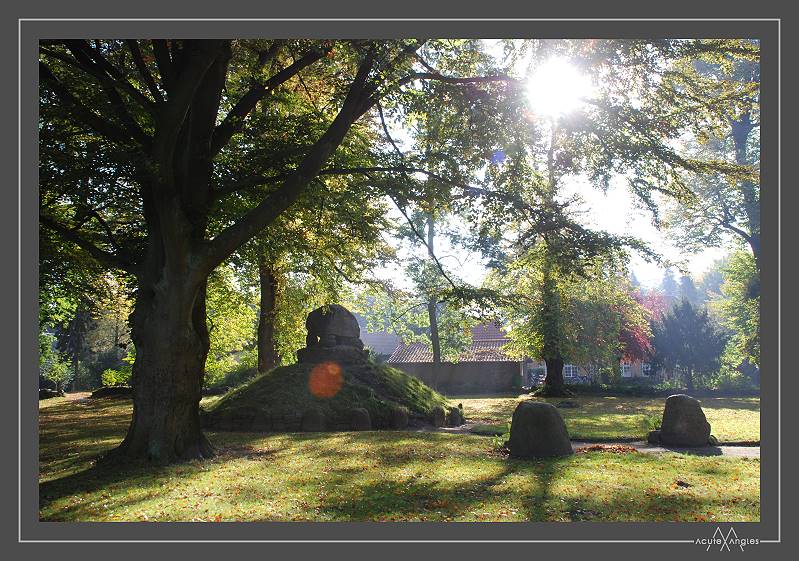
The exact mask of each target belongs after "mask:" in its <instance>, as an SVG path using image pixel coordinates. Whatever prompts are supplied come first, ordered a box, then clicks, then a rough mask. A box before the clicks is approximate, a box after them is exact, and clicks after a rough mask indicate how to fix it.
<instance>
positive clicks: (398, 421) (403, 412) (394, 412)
mask: <svg viewBox="0 0 799 561" xmlns="http://www.w3.org/2000/svg"><path fill="white" fill-rule="evenodd" d="M407 427H408V410H407V409H406V408H405V407H392V408H391V428H392V429H395V430H402V429H405V428H407Z"/></svg>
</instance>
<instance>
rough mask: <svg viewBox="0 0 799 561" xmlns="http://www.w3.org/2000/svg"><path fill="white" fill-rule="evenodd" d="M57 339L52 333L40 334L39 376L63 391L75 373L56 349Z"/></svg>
mask: <svg viewBox="0 0 799 561" xmlns="http://www.w3.org/2000/svg"><path fill="white" fill-rule="evenodd" d="M55 343H56V338H55V336H54V335H53V334H51V333H45V332H41V331H40V332H39V376H41V377H42V378H44V379H45V380H48V381H49V382H52V383H53V384H55V386H56V389H57V390H62V389H63V388H64V386H66V385H67V384H68V383H69V382H70V381H71V380H72V378H73V376H74V371H73V370H72V369H71V368H70V364H69V361H68V360H66V359H64V358H63V357H62V355H61V353H60V352H58V350H57V349H56V347H55Z"/></svg>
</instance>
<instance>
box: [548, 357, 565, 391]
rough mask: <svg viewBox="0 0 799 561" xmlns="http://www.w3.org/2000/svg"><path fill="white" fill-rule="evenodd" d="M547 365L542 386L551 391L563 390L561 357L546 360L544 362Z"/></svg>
mask: <svg viewBox="0 0 799 561" xmlns="http://www.w3.org/2000/svg"><path fill="white" fill-rule="evenodd" d="M544 364H546V365H547V375H546V378H544V386H548V387H550V388H552V389H558V388H561V389H562V388H563V386H564V384H565V383H564V381H563V359H562V358H561V357H556V358H548V359H545V360H544Z"/></svg>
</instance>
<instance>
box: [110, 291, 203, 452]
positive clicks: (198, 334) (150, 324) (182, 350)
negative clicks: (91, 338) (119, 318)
mask: <svg viewBox="0 0 799 561" xmlns="http://www.w3.org/2000/svg"><path fill="white" fill-rule="evenodd" d="M205 321H206V320H205V284H202V285H201V286H200V287H198V288H194V289H193V288H190V283H188V282H185V281H182V280H181V279H174V280H173V281H172V282H165V283H163V284H162V285H161V286H157V287H144V288H141V289H140V290H139V294H138V297H137V300H136V308H135V310H134V312H133V314H132V315H131V338H132V339H133V342H134V344H135V345H136V361H135V362H134V364H133V376H132V384H133V420H132V421H131V424H130V428H129V429H128V434H127V436H126V437H125V440H124V441H123V442H122V444H121V445H120V446H119V448H117V449H116V450H115V451H113V453H112V454H111V455H110V458H112V459H113V458H119V457H123V458H136V459H147V460H150V461H154V462H158V463H168V462H173V461H178V460H189V459H199V458H207V457H210V456H212V455H213V447H212V446H211V444H210V443H209V442H208V440H207V439H206V438H205V435H203V433H202V431H201V430H200V416H199V407H200V398H201V388H202V382H203V370H204V366H205V359H206V357H207V356H208V349H209V338H208V331H207V327H206V323H205Z"/></svg>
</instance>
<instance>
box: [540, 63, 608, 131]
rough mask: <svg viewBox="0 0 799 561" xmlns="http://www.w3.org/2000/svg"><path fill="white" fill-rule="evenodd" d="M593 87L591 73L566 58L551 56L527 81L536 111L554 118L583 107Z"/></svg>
mask: <svg viewBox="0 0 799 561" xmlns="http://www.w3.org/2000/svg"><path fill="white" fill-rule="evenodd" d="M592 90H593V87H592V85H591V80H590V79H589V78H588V76H586V75H585V74H582V73H580V71H579V70H578V69H577V68H575V67H574V65H572V64H571V63H570V62H569V61H568V59H566V58H563V57H555V58H551V59H549V60H547V61H546V62H544V63H543V64H541V66H539V67H538V68H537V69H536V70H535V72H534V73H533V75H532V76H531V77H530V79H529V81H528V82H527V95H528V98H529V100H530V106H531V108H532V110H533V111H534V112H535V113H536V114H538V115H541V116H545V117H552V118H555V117H560V116H562V115H566V114H567V113H571V112H572V111H574V110H575V109H579V108H580V107H581V106H582V105H583V104H584V100H585V98H587V97H589V96H590V95H591V92H592Z"/></svg>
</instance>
